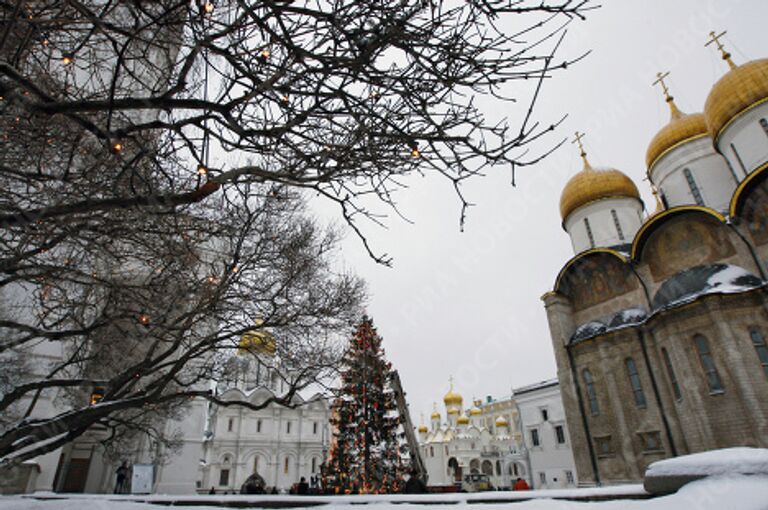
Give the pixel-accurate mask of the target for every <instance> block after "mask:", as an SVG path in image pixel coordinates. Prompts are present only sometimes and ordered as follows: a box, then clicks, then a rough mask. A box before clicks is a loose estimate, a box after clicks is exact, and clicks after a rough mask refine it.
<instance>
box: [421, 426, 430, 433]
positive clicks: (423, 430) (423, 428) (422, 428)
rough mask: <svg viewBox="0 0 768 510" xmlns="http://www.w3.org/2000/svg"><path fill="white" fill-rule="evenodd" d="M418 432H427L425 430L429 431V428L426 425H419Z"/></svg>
mask: <svg viewBox="0 0 768 510" xmlns="http://www.w3.org/2000/svg"><path fill="white" fill-rule="evenodd" d="M419 432H421V433H427V432H429V429H428V428H427V426H426V425H419Z"/></svg>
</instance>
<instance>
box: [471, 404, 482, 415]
mask: <svg viewBox="0 0 768 510" xmlns="http://www.w3.org/2000/svg"><path fill="white" fill-rule="evenodd" d="M469 414H470V416H480V415H481V414H483V411H482V409H480V408H479V407H477V406H475V407H473V408H472V409H470V410H469Z"/></svg>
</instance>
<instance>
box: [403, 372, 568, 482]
mask: <svg viewBox="0 0 768 510" xmlns="http://www.w3.org/2000/svg"><path fill="white" fill-rule="evenodd" d="M443 403H444V404H445V420H443V418H442V415H441V414H440V412H439V411H438V410H437V408H436V407H435V410H434V411H433V412H432V415H431V416H430V426H427V425H425V424H422V425H420V426H419V427H418V434H419V448H420V450H421V457H422V459H423V461H424V465H425V467H426V469H427V473H428V475H429V485H430V486H431V487H434V488H435V490H441V489H440V488H442V490H452V488H453V487H455V486H456V485H458V484H460V483H461V481H462V479H463V477H464V476H465V475H470V474H480V473H482V474H485V475H488V478H489V481H490V483H491V485H492V486H493V488H496V489H507V490H509V489H511V488H512V486H513V485H514V483H515V481H516V480H517V478H522V479H524V480H526V482H527V483H528V485H529V486H530V487H531V488H534V489H555V488H565V487H573V486H575V485H576V483H577V480H576V475H575V467H574V460H573V455H572V454H571V443H570V438H569V434H568V429H567V427H566V424H565V415H564V412H563V406H562V400H561V398H560V389H559V385H558V381H557V380H549V381H543V382H541V383H536V384H531V385H528V386H524V387H521V388H516V389H513V390H512V394H511V395H510V396H508V397H503V398H500V399H493V398H491V397H490V396H488V397H486V399H485V400H480V399H473V401H472V407H470V408H467V409H465V408H464V407H463V404H464V399H463V397H462V396H461V395H460V394H459V393H457V392H455V391H454V389H453V383H451V388H450V390H449V391H448V393H446V395H445V397H443Z"/></svg>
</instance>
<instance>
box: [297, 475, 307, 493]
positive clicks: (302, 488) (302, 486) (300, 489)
mask: <svg viewBox="0 0 768 510" xmlns="http://www.w3.org/2000/svg"><path fill="white" fill-rule="evenodd" d="M308 492H309V484H308V483H307V479H306V478H304V477H303V476H302V477H301V479H300V480H299V484H298V485H297V486H296V494H299V495H300V496H306V495H307V493H308Z"/></svg>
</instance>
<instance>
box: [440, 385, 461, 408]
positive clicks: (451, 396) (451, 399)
mask: <svg viewBox="0 0 768 510" xmlns="http://www.w3.org/2000/svg"><path fill="white" fill-rule="evenodd" d="M443 402H445V405H447V406H450V405H455V406H460V405H461V403H462V402H464V399H463V398H461V395H459V394H458V393H456V392H454V391H453V381H451V389H450V390H448V393H446V394H445V396H444V397H443Z"/></svg>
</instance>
